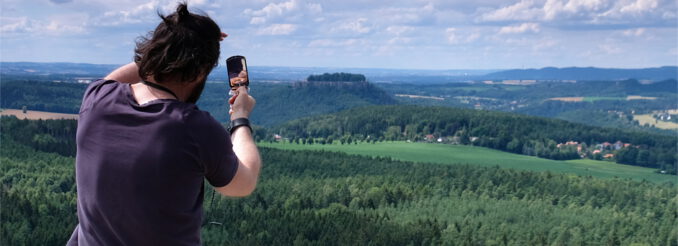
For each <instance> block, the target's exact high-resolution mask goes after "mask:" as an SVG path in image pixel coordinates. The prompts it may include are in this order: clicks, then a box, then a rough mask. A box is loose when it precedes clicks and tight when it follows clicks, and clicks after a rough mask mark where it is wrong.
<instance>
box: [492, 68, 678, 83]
mask: <svg viewBox="0 0 678 246" xmlns="http://www.w3.org/2000/svg"><path fill="white" fill-rule="evenodd" d="M480 78H482V79H492V80H497V79H534V80H626V79H639V80H654V81H659V80H666V79H677V78H678V67H676V66H664V67H658V68H641V69H618V68H595V67H567V68H555V67H545V68H541V69H512V70H506V71H499V72H494V73H490V74H487V75H484V76H480Z"/></svg>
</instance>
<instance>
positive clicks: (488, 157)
mask: <svg viewBox="0 0 678 246" xmlns="http://www.w3.org/2000/svg"><path fill="white" fill-rule="evenodd" d="M257 145H258V146H260V147H270V148H277V149H286V150H328V151H338V152H345V153H348V154H355V155H366V156H385V157H391V158H394V159H398V160H403V161H413V162H430V163H440V164H470V165H476V166H489V167H492V166H500V167H502V168H512V169H517V170H528V171H551V172H556V173H571V174H575V175H581V176H593V177H598V178H614V177H618V178H624V179H625V178H629V179H633V180H647V181H650V182H654V183H664V182H673V183H674V184H676V183H678V177H677V176H675V175H664V174H658V173H655V169H651V168H643V167H636V166H629V165H621V164H616V163H613V162H607V161H595V160H571V161H555V160H548V159H542V158H537V157H533V156H526V155H518V154H512V153H507V152H502V151H498V150H493V149H488V148H482V147H475V146H465V145H448V144H432V143H406V142H382V143H375V144H369V143H359V144H350V145H349V144H346V145H341V144H328V145H320V144H314V145H302V144H291V143H264V142H261V143H258V144H257Z"/></svg>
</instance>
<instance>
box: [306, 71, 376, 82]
mask: <svg viewBox="0 0 678 246" xmlns="http://www.w3.org/2000/svg"><path fill="white" fill-rule="evenodd" d="M306 81H309V82H310V81H326V82H327V81H334V82H365V81H367V79H366V78H365V75H362V74H353V73H323V74H320V75H309V76H308V78H306Z"/></svg>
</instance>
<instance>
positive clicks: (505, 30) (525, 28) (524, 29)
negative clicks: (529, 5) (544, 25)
mask: <svg viewBox="0 0 678 246" xmlns="http://www.w3.org/2000/svg"><path fill="white" fill-rule="evenodd" d="M539 31H540V28H539V24H538V23H523V24H520V25H515V26H505V27H502V28H501V29H500V30H499V34H520V33H528V32H530V33H538V32H539Z"/></svg>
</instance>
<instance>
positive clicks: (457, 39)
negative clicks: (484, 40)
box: [445, 27, 480, 44]
mask: <svg viewBox="0 0 678 246" xmlns="http://www.w3.org/2000/svg"><path fill="white" fill-rule="evenodd" d="M445 37H446V38H447V43H449V44H464V43H471V42H474V41H476V40H478V39H479V38H480V33H478V32H472V33H467V32H466V31H463V32H462V31H460V30H459V29H457V28H453V27H450V28H447V29H445Z"/></svg>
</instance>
